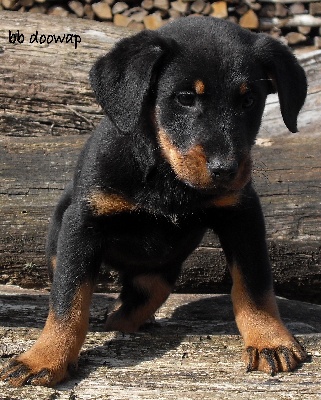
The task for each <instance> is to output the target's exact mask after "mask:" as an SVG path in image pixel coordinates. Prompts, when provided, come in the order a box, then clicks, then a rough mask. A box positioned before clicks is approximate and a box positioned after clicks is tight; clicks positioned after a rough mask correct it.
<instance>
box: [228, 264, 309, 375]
mask: <svg viewBox="0 0 321 400" xmlns="http://www.w3.org/2000/svg"><path fill="white" fill-rule="evenodd" d="M231 272H232V278H233V289H232V300H233V307H234V313H235V318H236V323H237V326H238V328H239V331H240V333H241V335H242V337H243V339H244V342H245V352H244V359H245V362H246V365H247V370H248V371H252V370H261V371H265V372H267V373H270V374H272V375H274V374H275V373H276V372H278V371H292V370H293V369H294V368H295V367H297V365H298V364H300V363H301V362H302V361H304V359H305V358H306V353H305V351H304V349H303V348H302V346H301V345H300V344H299V342H298V341H297V340H296V339H295V338H294V337H293V336H292V334H291V333H290V332H289V331H288V330H287V328H286V327H285V326H284V324H283V322H282V321H281V319H280V316H279V312H278V308H277V304H276V299H275V296H274V293H273V291H272V290H269V291H268V292H266V293H263V294H262V297H261V299H260V301H258V300H257V299H256V301H254V300H253V299H252V298H251V296H250V293H249V291H248V289H247V287H246V283H245V282H244V279H243V276H242V274H241V272H240V270H239V269H238V267H237V266H236V267H233V268H232V271H231Z"/></svg>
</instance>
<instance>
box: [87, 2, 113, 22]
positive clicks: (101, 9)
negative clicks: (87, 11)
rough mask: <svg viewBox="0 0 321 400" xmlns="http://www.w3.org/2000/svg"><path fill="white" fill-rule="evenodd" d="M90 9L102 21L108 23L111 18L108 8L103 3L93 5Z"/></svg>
mask: <svg viewBox="0 0 321 400" xmlns="http://www.w3.org/2000/svg"><path fill="white" fill-rule="evenodd" d="M92 8H93V11H94V13H95V15H96V16H97V17H98V18H99V19H101V20H103V21H108V20H111V19H112V18H113V15H112V12H111V8H110V6H109V5H108V4H107V3H105V2H103V1H100V2H98V3H93V4H92Z"/></svg>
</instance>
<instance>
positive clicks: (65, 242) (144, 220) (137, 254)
mask: <svg viewBox="0 0 321 400" xmlns="http://www.w3.org/2000/svg"><path fill="white" fill-rule="evenodd" d="M90 81H91V84H92V87H93V90H94V92H95V95H96V97H97V100H98V102H99V103H100V105H101V106H102V108H103V110H104V112H105V113H106V116H105V117H104V119H103V120H102V122H101V124H100V125H99V127H98V128H97V129H96V130H95V131H94V133H93V135H92V136H91V138H90V139H89V140H88V142H87V144H86V146H85V148H84V150H83V151H82V153H81V155H80V158H79V161H78V164H77V167H76V172H75V176H74V179H73V182H72V184H70V185H69V186H68V187H67V189H66V192H65V194H64V195H63V197H62V198H61V200H60V202H59V204H58V206H57V210H56V212H55V214H54V217H53V220H52V223H51V228H50V232H49V237H48V245H47V258H48V260H49V261H50V260H52V259H53V258H56V260H57V266H56V267H55V268H52V267H51V268H50V271H51V273H50V274H51V276H52V277H53V283H52V291H51V300H50V301H51V309H52V310H53V312H54V314H55V315H56V317H57V318H58V320H59V319H61V320H66V318H67V320H68V315H69V314H68V313H69V311H70V310H71V307H72V304H73V300H74V297H75V293H76V291H77V288H79V287H80V286H81V284H82V283H84V282H88V281H90V282H92V283H94V282H95V280H96V278H97V274H98V271H99V267H100V265H101V264H102V263H104V264H108V265H110V266H111V267H112V268H116V269H117V270H119V271H120V273H121V276H122V279H123V284H124V287H123V290H122V293H121V300H122V302H123V307H122V316H123V317H124V318H126V317H130V316H131V314H132V313H133V312H134V311H135V309H137V308H139V307H140V306H142V305H143V304H146V303H147V302H148V301H149V300H148V299H149V297H150V296H152V293H150V292H148V290H147V289H146V287H145V288H144V287H142V288H141V289H140V288H139V286H138V287H137V285H136V286H135V283H134V282H135V279H136V278H139V277H141V276H147V277H149V276H154V277H155V276H157V277H161V278H160V279H161V281H162V282H165V283H166V284H168V285H169V286H170V287H172V286H173V285H174V283H175V280H176V279H177V277H178V275H179V272H180V267H181V265H182V263H183V261H184V260H185V259H186V257H187V256H188V255H189V254H190V253H191V252H192V251H193V250H194V249H195V248H196V246H197V245H198V244H199V242H200V241H201V239H202V236H203V234H204V232H205V230H206V229H208V228H210V229H213V230H214V231H215V232H216V233H217V234H218V235H219V238H220V240H221V243H222V246H223V249H224V251H225V253H226V256H227V261H228V264H229V266H230V268H231V269H233V268H234V266H235V265H236V266H237V268H238V269H239V271H240V273H241V275H242V276H243V279H244V282H245V285H246V290H247V293H248V295H249V297H250V298H251V299H252V301H254V303H255V304H257V305H258V307H259V306H260V305H262V304H263V306H264V296H265V294H266V293H268V292H269V291H271V290H272V277H271V271H270V265H269V260H268V255H267V248H266V244H265V229H264V222H263V217H262V212H261V207H260V204H259V200H258V198H257V195H256V193H255V191H254V189H253V187H252V184H251V182H250V178H248V179H247V178H246V174H247V173H248V172H246V171H247V170H246V167H244V165H245V164H246V163H245V164H244V160H246V159H247V158H248V159H249V154H250V151H251V147H252V145H253V144H254V141H255V137H256V135H257V132H258V130H259V127H260V123H261V117H262V113H263V110H264V105H265V100H266V97H267V95H268V94H269V93H272V92H275V91H277V92H278V95H279V99H280V106H281V111H282V116H283V119H284V122H285V124H286V126H287V127H288V129H289V130H291V131H292V132H296V130H297V115H298V113H299V110H300V109H301V107H302V105H303V103H304V100H305V96H306V89H307V83H306V78H305V74H304V72H303V69H302V68H301V67H300V66H299V64H298V63H297V61H296V59H295V57H294V56H293V55H292V53H291V52H290V51H289V49H288V48H286V47H285V46H284V45H282V44H280V43H279V42H277V41H276V40H274V39H272V38H270V37H268V36H265V35H262V34H254V33H251V32H249V31H246V30H243V29H241V28H240V27H238V26H236V25H234V24H232V23H229V22H226V21H223V20H217V19H214V18H205V17H204V18H203V17H199V18H183V19H180V20H178V21H176V22H174V23H172V24H168V25H166V26H164V27H163V28H161V29H159V30H158V31H156V32H151V31H144V32H142V33H139V34H137V35H135V36H133V37H130V38H126V39H124V40H121V41H120V42H119V43H118V44H117V45H116V46H115V47H114V48H113V49H112V50H111V51H110V52H109V53H108V54H107V55H105V56H103V57H102V58H100V59H99V60H98V61H97V62H96V64H95V65H94V66H93V68H92V70H91V72H90ZM197 81H200V83H199V88H198V89H195V87H196V86H195V85H196V82H197ZM196 91H199V93H196ZM161 131H162V132H163V133H164V132H165V139H164V140H165V142H164V143H165V144H164V143H163V144H162V143H161V139H160V135H161V133H160V132H161ZM166 140H167V142H166ZM166 146H167V147H166ZM189 151H191V153H189ZM193 151H194V153H193ZM174 153H175V154H174ZM172 154H174V158H175V157H176V159H174V161H173V162H171V158H170V157H171V155H172ZM188 154H191V160H192V164H193V163H194V161H195V160H194V159H195V157H196V158H198V159H199V162H200V166H196V164H195V165H194V164H193V165H192V166H191V167H190V164H189V162H190V161H186V165H187V166H188V168H190V171H189V170H186V171H185V170H184V168H182V167H181V165H180V161H179V160H180V157H185V156H186V157H187V158H188V157H189V156H187V155H188ZM195 154H196V156H195ZM193 157H194V158H193ZM184 160H185V159H184ZM204 160H205V161H204ZM184 162H185V161H184ZM175 163H178V164H177V166H176V169H175V165H174V164H175ZM197 165H198V164H197ZM243 167H244V168H245V169H244V172H242V173H241V172H240V169H241V168H243ZM188 168H187V169H188ZM198 168H199V170H200V171H201V170H202V168H203V170H204V171H203V172H204V174H205V178H204V177H203V178H204V179H205V180H206V179H207V181H206V184H204V183H202V179H203V178H202V177H199V175H198V172H199V171H198ZM193 173H195V174H196V175H197V178H195V177H193ZM238 174H240V176H239V177H238ZM208 181H209V183H208ZM236 184H237V185H236ZM233 185H234V186H233ZM235 185H236V186H235ZM97 192H98V193H99V194H100V195H102V196H105V199H110V200H108V201H110V202H111V203H113V201H114V200H113V199H115V198H121V199H122V200H123V201H124V202H126V203H128V204H129V207H128V208H126V206H124V204H122V203H120V204H119V209H118V210H117V209H116V210H115V209H113V211H111V212H107V211H106V212H102V211H101V212H97V210H95V207H94V206H93V204H92V201H91V199H92V196H93V195H94V194H95V193H97ZM229 196H230V197H231V196H232V198H233V196H234V197H235V199H236V200H235V201H232V202H231V204H229V202H228V200H226V199H228V198H229ZM222 199H223V200H222ZM221 200H222V202H223V203H222V202H220V201H221ZM113 204H114V203H113ZM115 204H116V205H115V207H116V208H117V202H116V201H115Z"/></svg>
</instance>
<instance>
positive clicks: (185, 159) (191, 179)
mask: <svg viewBox="0 0 321 400" xmlns="http://www.w3.org/2000/svg"><path fill="white" fill-rule="evenodd" d="M158 140H159V144H160V147H161V150H162V152H163V155H164V157H165V158H166V159H167V161H168V162H169V163H170V165H171V167H172V168H173V171H174V172H175V173H176V175H177V177H178V178H179V179H181V180H183V181H184V182H187V183H189V184H191V185H192V186H194V187H196V188H207V187H211V186H212V185H213V181H212V178H211V175H210V172H209V170H208V168H207V160H206V156H205V153H204V150H203V148H202V147H201V146H200V145H195V146H193V147H191V148H190V149H189V150H188V151H187V152H186V153H181V152H180V151H179V150H178V149H177V147H175V146H174V144H173V143H172V141H171V140H170V138H169V137H168V136H167V134H166V132H165V131H164V130H162V129H161V130H160V131H159V132H158Z"/></svg>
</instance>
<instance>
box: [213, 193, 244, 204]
mask: <svg viewBox="0 0 321 400" xmlns="http://www.w3.org/2000/svg"><path fill="white" fill-rule="evenodd" d="M239 200H240V193H239V192H234V193H230V194H228V195H226V196H222V197H219V198H217V199H215V200H214V201H213V202H212V203H211V204H212V205H214V206H215V207H232V206H236V205H237V204H238V202H239Z"/></svg>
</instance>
